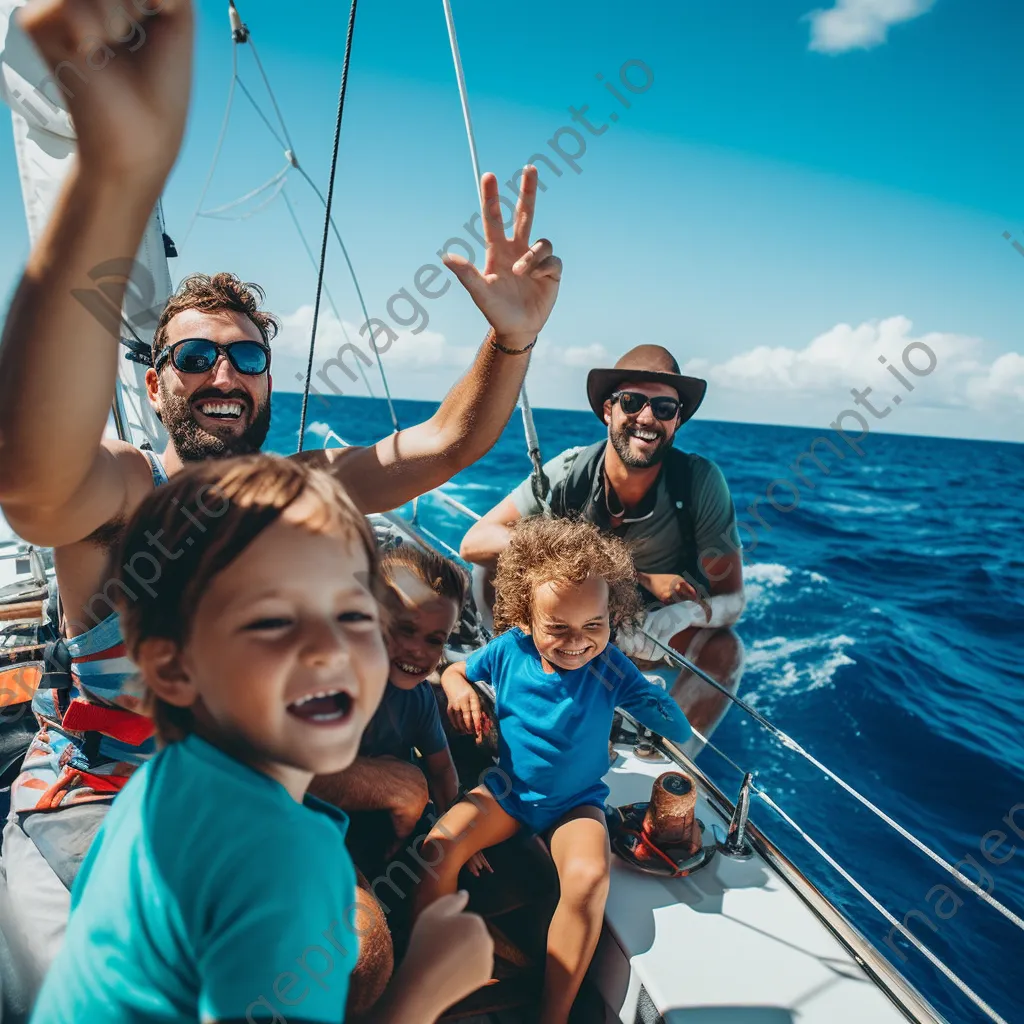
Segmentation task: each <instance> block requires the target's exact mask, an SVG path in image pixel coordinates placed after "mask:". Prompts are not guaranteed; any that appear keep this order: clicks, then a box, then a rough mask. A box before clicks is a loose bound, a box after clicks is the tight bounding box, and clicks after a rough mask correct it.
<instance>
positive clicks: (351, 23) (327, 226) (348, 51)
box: [296, 0, 359, 452]
mask: <svg viewBox="0 0 1024 1024" xmlns="http://www.w3.org/2000/svg"><path fill="white" fill-rule="evenodd" d="M358 3H359V0H352V6H351V8H350V9H349V12H348V30H347V32H346V34H345V60H344V62H343V64H342V66H341V88H340V90H339V92H338V117H337V120H336V121H335V124H334V152H333V153H332V155H331V177H330V181H329V183H328V186H327V200H326V203H325V206H326V211H325V215H324V237H323V242H322V243H321V245H320V269H319V271H318V272H317V278H316V301H315V302H314V304H313V328H312V330H311V332H310V337H309V362H308V364H307V366H306V387H305V389H304V390H303V392H302V418H301V419H300V420H299V447H298V448H297V449H296V451H300V452H301V451H302V443H303V440H304V437H305V433H306V407H307V406H308V405H309V385H310V381H311V380H312V378H313V352H314V349H315V348H316V327H317V322H318V321H319V319H320V296H321V293H322V292H323V287H324V269H325V266H326V263H327V242H328V239H329V238H330V236H331V204H332V202H333V201H334V177H335V174H336V173H337V170H338V147H339V145H340V143H341V119H342V115H343V114H344V112H345V93H346V91H347V90H348V65H349V59H350V58H351V56H352V35H353V33H354V32H355V27H356V6H357V4H358Z"/></svg>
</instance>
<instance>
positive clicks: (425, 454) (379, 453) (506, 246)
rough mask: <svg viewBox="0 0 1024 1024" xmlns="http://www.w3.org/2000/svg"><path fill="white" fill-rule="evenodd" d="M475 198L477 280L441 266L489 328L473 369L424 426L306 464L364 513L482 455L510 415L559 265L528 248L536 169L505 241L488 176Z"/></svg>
mask: <svg viewBox="0 0 1024 1024" xmlns="http://www.w3.org/2000/svg"><path fill="white" fill-rule="evenodd" d="M480 193H481V200H482V203H481V206H482V212H483V224H484V234H485V237H486V240H487V258H486V263H485V265H484V270H483V273H481V272H480V271H478V270H477V269H476V267H475V266H474V265H473V264H472V263H470V262H469V261H468V260H466V259H464V258H463V257H461V256H454V255H451V254H449V255H446V256H445V257H444V263H445V265H446V266H447V267H448V269H449V270H451V271H452V273H454V274H455V276H456V277H458V279H459V280H460V281H461V282H462V284H463V286H464V287H465V288H466V290H467V291H468V292H469V294H470V296H471V297H472V299H473V301H474V302H475V303H476V305H477V307H478V308H479V309H480V311H481V312H482V313H483V314H484V316H485V317H486V318H487V320H488V322H489V323H490V325H491V330H490V332H489V333H488V335H487V338H486V339H485V340H484V343H483V345H482V346H481V347H480V350H479V351H478V353H477V356H476V359H475V360H474V362H473V365H472V366H471V367H470V368H469V370H468V371H467V373H466V374H465V375H464V376H463V377H462V379H461V380H459V381H458V382H457V383H456V384H455V386H454V387H453V388H452V389H451V391H449V392H448V394H447V395H446V396H445V399H444V401H443V402H442V403H441V405H440V407H439V408H438V410H437V412H436V413H434V415H433V416H431V417H430V419H429V420H426V421H425V422H423V423H417V424H416V425H415V426H413V427H408V428H406V429H405V430H400V431H398V433H396V434H392V435H391V436H390V437H387V438H384V439H383V440H382V441H378V442H377V444H375V445H374V446H373V447H370V448H354V449H353V448H348V449H345V448H342V449H331V450H329V451H328V452H326V453H310V454H309V455H307V456H306V457H307V458H309V459H314V460H316V459H325V460H327V461H328V462H329V463H330V464H331V465H333V466H334V467H335V468H336V472H337V475H338V477H339V478H340V479H341V481H342V482H343V483H344V484H345V487H346V488H347V489H348V491H349V493H350V494H351V495H352V497H353V498H354V499H355V501H356V504H357V505H359V507H360V508H361V509H362V511H363V512H380V511H385V510H387V509H392V508H396V507H397V506H399V505H401V504H403V503H405V502H406V501H409V500H410V499H411V498H414V497H416V496H417V495H419V494H424V493H426V492H427V491H429V490H432V489H433V488H435V487H438V486H439V485H440V484H443V483H444V482H445V481H446V480H450V479H451V478H452V477H453V476H454V475H455V474H456V473H458V472H459V471H460V470H462V469H465V468H466V467H467V466H469V465H471V464H472V463H474V462H476V460H477V459H479V458H481V456H483V455H484V454H485V453H486V452H488V451H489V450H490V448H491V447H492V446H493V445H494V443H495V441H497V440H498V438H499V437H500V436H501V432H502V430H503V429H504V428H505V424H507V423H508V421H509V417H510V416H511V415H512V411H513V409H514V408H515V405H516V399H517V397H518V395H519V389H520V388H521V387H522V384H523V380H524V378H525V376H526V369H527V366H528V365H529V360H530V349H531V346H532V345H533V343H534V342H535V341H536V338H537V335H538V334H539V333H540V330H541V328H542V327H543V326H544V324H545V323H546V322H547V318H548V315H549V314H550V313H551V309H552V306H553V305H554V302H555V297H556V295H557V294H558V283H559V280H560V279H561V273H562V264H561V261H560V260H559V259H558V257H557V256H554V255H552V248H551V243H550V242H549V241H547V239H540V240H539V241H537V242H535V243H534V244H533V245H532V246H531V245H530V231H531V228H532V226H533V213H534V205H535V202H536V197H537V169H536V168H535V167H528V168H527V169H526V171H525V172H524V174H523V176H522V184H521V187H520V193H519V202H518V204H517V205H516V214H515V225H514V229H513V237H512V238H511V239H508V238H506V237H505V230H504V228H503V226H502V219H501V205H500V204H499V202H498V182H497V179H496V178H495V177H494V175H493V174H485V175H484V176H483V178H482V180H481V189H480Z"/></svg>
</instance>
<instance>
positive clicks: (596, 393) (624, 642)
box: [461, 345, 744, 735]
mask: <svg viewBox="0 0 1024 1024" xmlns="http://www.w3.org/2000/svg"><path fill="white" fill-rule="evenodd" d="M706 391H707V381H704V380H701V379H699V378H697V377H687V376H684V375H683V374H681V373H680V372H679V364H678V363H677V362H676V360H675V358H674V357H673V355H672V353H671V352H669V351H668V349H666V348H663V347H662V346H661V345H638V346H637V347H636V348H634V349H631V350H630V351H629V352H627V353H626V354H625V355H624V356H623V357H622V358H621V359H619V361H618V362H617V363H616V364H615V366H614V367H612V368H610V369H594V370H591V371H590V373H589V375H588V377H587V398H588V399H589V401H590V407H591V409H593V410H594V414H595V415H596V416H597V417H598V419H600V420H601V422H602V423H604V424H606V425H607V427H608V435H607V437H606V438H602V440H600V441H598V442H597V443H596V444H593V445H590V446H589V447H585V448H570V449H567V450H566V451H564V452H561V453H560V454H558V455H556V456H555V457H554V458H553V459H551V460H549V461H548V462H547V463H545V465H544V476H545V477H546V487H544V486H542V487H540V488H536V489H537V490H544V491H545V492H546V493H545V494H544V495H543V496H544V499H545V502H546V503H547V504H548V505H549V506H550V509H551V512H552V514H553V515H557V516H568V515H580V516H582V517H583V518H585V519H588V520H590V521H591V522H593V523H596V524H597V525H598V526H600V527H601V528H602V529H607V530H611V531H612V532H613V533H614V534H616V536H619V537H621V538H622V539H623V540H625V541H626V542H627V543H629V545H630V547H631V548H632V550H633V560H634V564H635V565H636V569H637V575H638V577H639V580H640V584H641V587H642V589H643V591H644V596H645V598H646V600H647V603H648V615H647V619H646V622H645V623H644V633H647V634H650V635H651V636H653V637H655V638H656V639H658V640H660V641H661V642H662V643H664V644H668V645H669V646H671V647H672V648H674V649H675V650H677V651H679V652H680V653H682V654H685V655H686V656H687V657H688V658H689V659H690V660H691V661H693V662H695V663H696V664H697V665H699V666H700V667H701V668H702V669H704V671H705V672H708V673H709V674H710V675H711V676H713V677H714V678H715V679H718V680H719V681H720V682H721V683H723V684H725V685H726V686H729V687H730V688H735V687H736V686H738V684H739V678H740V675H741V674H742V671H743V645H742V642H741V641H740V639H739V637H738V636H737V635H736V633H735V632H734V630H733V629H732V626H733V624H734V623H735V622H736V621H737V620H738V619H739V617H740V615H741V613H742V611H743V606H744V597H743V563H742V559H741V556H740V541H739V536H738V534H737V530H736V513H735V510H734V508H733V503H732V498H731V497H730V494H729V488H728V485H727V484H726V482H725V477H724V476H723V475H722V471H721V470H720V469H719V468H718V466H716V465H715V463H714V462H712V461H711V460H710V459H708V458H705V457H704V456H701V455H695V454H690V453H687V452H684V451H682V450H680V449H678V448H675V447H674V446H673V444H672V442H673V439H674V438H675V435H676V432H677V430H678V429H679V427H680V426H682V424H684V423H685V422H686V421H687V420H688V419H690V418H691V417H692V416H693V414H694V413H695V412H696V411H697V409H698V408H699V406H700V404H701V402H702V401H703V400H704V394H705V392H706ZM534 484H535V481H534V480H533V478H532V477H531V478H527V479H526V480H524V481H523V482H522V483H521V484H520V485H519V486H518V487H517V488H516V489H515V490H514V491H513V492H512V493H511V494H510V495H508V497H506V498H505V499H504V500H503V501H501V502H500V503H499V504H498V505H496V506H495V507H494V508H492V509H491V510H490V512H488V513H487V514H486V515H485V516H484V517H483V519H481V520H480V522H478V523H477V524H475V525H474V526H473V527H472V529H470V530H469V532H468V533H467V534H466V536H465V537H464V538H463V541H462V548H461V554H462V557H463V558H465V559H467V560H468V561H470V562H473V563H475V564H477V565H479V566H482V567H483V568H484V570H485V571H486V572H488V573H493V570H494V567H495V565H496V563H497V559H498V555H499V554H500V553H501V552H502V551H503V550H504V548H505V545H506V544H507V543H508V538H509V527H510V526H511V525H512V524H513V523H514V522H516V521H517V520H518V519H521V518H525V517H527V516H532V515H538V514H540V513H542V512H543V511H544V506H543V504H542V502H541V500H540V499H539V498H538V496H537V495H536V494H535V487H534ZM644 633H635V634H632V635H630V636H626V637H619V638H618V643H619V646H620V647H622V649H623V650H625V651H626V653H627V654H629V655H631V656H632V657H633V658H635V659H636V660H638V661H647V662H656V661H660V660H662V656H663V652H662V651H661V650H660V649H659V648H658V647H657V645H656V644H654V643H653V642H652V641H651V640H650V639H649V638H648V637H647V636H645V635H644ZM672 692H673V696H674V697H675V698H676V700H677V701H678V702H679V704H680V706H681V707H682V708H683V710H684V711H685V712H686V715H687V717H688V718H689V720H690V722H691V723H692V724H693V726H694V727H695V728H696V729H697V730H698V731H700V732H702V733H704V735H707V733H708V732H709V731H710V730H711V729H712V728H713V727H714V725H715V724H716V723H717V722H718V720H719V719H720V718H721V715H722V713H723V711H724V710H725V707H726V699H725V698H724V697H723V696H722V695H721V694H720V693H718V692H716V691H715V690H713V689H712V688H711V687H710V686H708V685H707V684H706V683H704V682H701V681H700V680H698V679H696V678H695V677H694V676H693V675H692V673H690V672H688V671H684V672H683V673H682V674H681V675H680V676H679V678H678V679H676V680H675V681H674V686H673V689H672Z"/></svg>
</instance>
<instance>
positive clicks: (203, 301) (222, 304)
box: [153, 272, 281, 364]
mask: <svg viewBox="0 0 1024 1024" xmlns="http://www.w3.org/2000/svg"><path fill="white" fill-rule="evenodd" d="M265 298H266V295H265V294H264V291H263V289H262V288H261V287H260V286H259V285H258V284H252V283H251V282H245V281H242V280H240V279H239V278H238V277H236V276H235V275H234V274H228V273H224V272H222V273H219V274H214V275H213V276H212V277H211V276H210V275H209V274H189V276H188V277H186V278H185V280H184V281H182V282H181V284H179V285H178V288H177V290H176V291H175V293H174V294H173V295H172V296H171V297H170V298H169V299H168V300H167V305H166V306H164V309H163V312H162V313H161V314H160V319H159V321H157V325H156V330H155V331H154V333H153V362H154V364H155V363H156V357H157V356H158V355H159V354H160V350H161V349H162V348H163V347H164V345H165V344H166V343H167V325H168V323H170V321H171V319H172V318H173V317H175V316H177V315H178V314H179V313H183V312H184V311H185V310H186V309H198V310H199V311H200V312H203V313H218V312H221V311H222V310H231V311H232V312H234V313H241V314H242V315H243V316H247V317H248V318H249V319H250V320H251V321H252V322H253V323H254V324H255V325H256V330H258V331H259V332H260V337H262V338H263V341H264V342H265V343H266V344H268V345H269V344H270V342H271V340H272V339H273V338H274V337H276V335H277V332H278V330H279V329H280V327H281V321H280V320H278V318H277V317H276V316H274V314H273V313H268V312H266V311H265V310H262V309H260V305H261V303H262V302H263V300H264V299H265Z"/></svg>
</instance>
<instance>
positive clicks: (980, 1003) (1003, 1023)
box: [750, 784, 1009, 1024]
mask: <svg viewBox="0 0 1024 1024" xmlns="http://www.w3.org/2000/svg"><path fill="white" fill-rule="evenodd" d="M750 788H751V789H752V790H753V791H754V792H755V793H756V794H757V795H758V796H759V797H760V798H761V799H762V800H763V801H764V802H765V803H766V804H767V805H768V806H769V807H770V808H771V809H772V810H773V811H774V812H775V813H776V814H777V815H779V817H780V818H782V820H783V821H785V822H786V823H787V824H788V825H789V826H790V828H792V829H793V830H794V831H795V832H796V833H797V834H798V835H799V836H800V837H801V838H802V839H803V840H804V841H805V842H806V843H807V844H808V845H809V846H810V847H811V848H812V849H813V850H814V851H815V852H816V853H817V854H818V856H819V857H821V858H822V859H823V860H825V862H826V863H828V864H829V865H830V866H831V867H832V868H833V869H834V870H835V871H836V872H838V873H839V874H840V875H841V876H842V877H843V878H844V879H845V880H846V881H847V882H848V883H849V884H850V885H851V886H853V888H854V889H856V891H857V892H858V893H859V894H860V895H861V896H862V897H863V898H864V899H865V900H867V902H868V903H870V904H871V906H872V907H874V909H875V910H877V911H878V913H879V914H881V915H882V917H884V918H885V919H886V921H888V922H889V924H890V925H892V927H893V928H895V929H896V930H897V931H898V932H899V933H900V934H901V935H902V936H903V937H904V938H905V939H906V940H907V941H908V942H909V943H910V944H911V945H912V946H913V947H914V948H915V949H916V950H917V951H918V952H919V953H921V954H923V955H924V956H925V957H926V958H927V959H928V961H929V962H930V963H931V964H932V965H933V966H934V967H936V968H938V970H939V971H941V972H942V974H944V975H945V976H946V978H947V979H948V980H949V981H951V982H952V983H953V984H954V985H956V987H957V988H958V989H960V991H961V992H963V994H964V995H965V996H967V998H968V999H970V1000H971V1002H972V1003H974V1005H975V1006H977V1007H978V1009H979V1010H981V1011H982V1013H984V1014H985V1015H986V1016H987V1017H988V1018H989V1019H990V1020H993V1021H996V1022H997V1024H1009V1022H1008V1021H1007V1020H1006V1019H1005V1018H1004V1017H1001V1016H1000V1015H999V1014H998V1013H996V1011H995V1010H993V1009H992V1007H991V1006H989V1005H988V1003H986V1002H985V1000H984V999H982V998H981V996H979V995H978V994H977V993H976V992H975V991H974V990H973V989H972V988H971V987H970V986H969V985H968V984H967V983H966V982H965V981H962V980H961V979H960V978H959V977H958V976H957V975H956V974H954V973H953V971H952V970H950V969H949V968H948V967H947V966H946V965H945V964H944V963H943V962H942V961H941V960H940V959H939V958H938V957H937V956H936V955H935V954H934V953H933V952H932V951H931V950H930V949H929V948H928V947H927V946H926V945H925V944H924V943H923V942H922V941H921V940H920V939H919V938H918V937H917V936H916V935H914V933H913V932H911V931H910V929H909V928H907V927H905V926H904V925H903V924H901V923H900V922H899V921H897V920H896V918H895V917H893V916H892V914H890V913H889V911H888V910H886V909H885V907H883V906H882V904H881V903H879V902H878V900H876V899H875V897H874V896H872V895H871V893H869V892H868V891H867V889H865V888H864V886H863V885H861V884H860V882H858V881H857V879H855V878H854V877H853V875H851V874H850V873H849V871H847V870H846V869H845V868H844V867H843V866H842V865H841V864H839V863H837V861H836V860H835V858H834V857H833V856H832V855H831V854H829V853H828V852H827V851H826V850H824V849H822V847H821V846H819V845H818V843H816V842H815V841H814V840H813V839H812V838H811V837H810V836H809V835H808V834H807V833H806V832H805V831H804V830H803V829H802V828H801V827H800V826H799V825H798V824H797V823H796V822H795V821H794V820H793V819H792V818H791V817H790V816H789V815H788V814H787V813H786V812H785V811H784V810H783V809H782V808H781V807H779V805H778V804H777V803H775V801H774V800H772V798H771V797H770V796H768V794H767V793H765V792H764V790H761V789H758V787H757V786H755V785H753V784H751V787H750Z"/></svg>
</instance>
